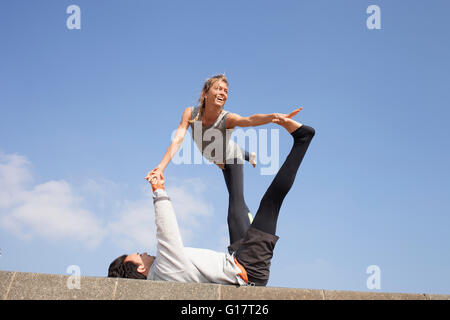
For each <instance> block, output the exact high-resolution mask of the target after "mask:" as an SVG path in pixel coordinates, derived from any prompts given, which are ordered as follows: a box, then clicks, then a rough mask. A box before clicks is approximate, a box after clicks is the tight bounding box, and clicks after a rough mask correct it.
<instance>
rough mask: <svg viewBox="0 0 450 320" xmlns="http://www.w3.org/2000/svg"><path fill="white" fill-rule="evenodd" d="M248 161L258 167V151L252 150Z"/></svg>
mask: <svg viewBox="0 0 450 320" xmlns="http://www.w3.org/2000/svg"><path fill="white" fill-rule="evenodd" d="M248 162H249V163H250V164H251V165H252V166H253V168H255V167H256V152H252V153H251V154H250V159H249V160H248Z"/></svg>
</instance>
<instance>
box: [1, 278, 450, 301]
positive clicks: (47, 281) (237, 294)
mask: <svg viewBox="0 0 450 320" xmlns="http://www.w3.org/2000/svg"><path fill="white" fill-rule="evenodd" d="M72 280H73V277H72V276H69V275H54V274H39V273H25V272H11V271H0V299H2V300H22V299H26V300H31V299H39V300H73V299H76V300H86V299H93V300H130V299H133V300H139V299H147V300H244V299H245V300H272V299H277V300H342V299H345V300H361V299H363V300H450V295H433V294H410V293H387V292H354V291H329V290H310V289H291V288H275V287H266V288H261V287H236V286H225V285H217V284H196V283H175V282H163V281H145V280H129V279H111V278H98V277H81V278H80V281H79V289H77V288H76V286H77V282H73V281H72ZM74 286H75V288H73V289H69V287H74Z"/></svg>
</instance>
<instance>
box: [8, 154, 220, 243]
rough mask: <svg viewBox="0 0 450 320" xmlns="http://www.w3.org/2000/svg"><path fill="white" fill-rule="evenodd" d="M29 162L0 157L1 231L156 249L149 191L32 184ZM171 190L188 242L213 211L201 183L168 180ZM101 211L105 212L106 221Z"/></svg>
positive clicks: (97, 184) (102, 184)
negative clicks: (135, 192)
mask: <svg viewBox="0 0 450 320" xmlns="http://www.w3.org/2000/svg"><path fill="white" fill-rule="evenodd" d="M32 178H33V177H32V172H31V163H30V162H29V161H28V160H27V159H26V158H25V157H23V156H20V155H5V154H1V153H0V228H2V229H4V230H7V231H9V232H10V233H11V234H13V235H15V236H17V237H20V238H26V239H35V238H44V239H48V240H52V241H63V242H64V241H71V242H76V243H80V244H82V245H83V246H86V247H90V248H95V247H98V246H99V245H100V244H101V243H102V242H103V241H105V240H108V241H110V242H112V243H114V245H116V246H118V247H120V248H121V249H124V250H132V251H134V250H141V249H142V250H149V249H153V248H154V246H155V242H156V239H155V237H156V230H155V223H154V219H155V218H154V212H153V203H152V202H153V201H152V197H151V188H150V187H148V188H145V190H142V192H141V193H140V194H138V195H137V197H136V198H135V199H134V200H131V201H130V200H128V199H124V197H123V196H120V195H121V194H123V193H125V192H124V191H125V189H127V186H121V185H119V184H117V183H115V182H113V181H110V180H107V179H96V180H94V179H87V180H86V181H84V182H82V183H80V184H79V185H75V186H74V185H71V184H69V183H68V182H67V181H65V180H59V181H48V182H45V183H41V184H35V185H33V180H32ZM170 184H171V185H172V186H173V187H169V188H168V189H167V191H168V193H169V196H170V197H171V198H172V203H173V206H174V209H175V213H176V215H177V218H178V221H179V224H180V232H181V234H182V237H183V238H184V239H185V240H189V239H191V238H192V237H194V236H196V235H197V233H198V231H199V230H201V228H203V227H204V221H203V220H204V218H205V217H207V216H209V214H210V213H211V212H212V211H213V208H212V207H211V205H209V204H207V203H205V201H204V198H203V196H202V194H204V191H205V189H206V186H205V185H204V184H203V183H202V181H201V180H200V179H191V180H186V181H176V182H174V183H172V182H170ZM100 213H103V214H104V213H107V214H108V215H107V217H108V218H107V219H108V221H103V219H102V218H101V216H102V215H101V214H100Z"/></svg>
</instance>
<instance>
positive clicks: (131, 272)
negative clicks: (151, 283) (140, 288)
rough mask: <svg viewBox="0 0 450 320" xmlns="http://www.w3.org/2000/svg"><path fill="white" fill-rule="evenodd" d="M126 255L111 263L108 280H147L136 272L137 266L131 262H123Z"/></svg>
mask: <svg viewBox="0 0 450 320" xmlns="http://www.w3.org/2000/svg"><path fill="white" fill-rule="evenodd" d="M126 257H127V255H126V254H124V255H123V256H120V257H118V258H117V259H116V260H114V261H113V262H111V264H110V265H109V269H108V277H110V278H130V279H147V277H146V276H145V275H143V274H142V273H140V272H138V271H137V268H138V265H136V264H134V263H133V262H130V261H127V262H124V260H125V258H126Z"/></svg>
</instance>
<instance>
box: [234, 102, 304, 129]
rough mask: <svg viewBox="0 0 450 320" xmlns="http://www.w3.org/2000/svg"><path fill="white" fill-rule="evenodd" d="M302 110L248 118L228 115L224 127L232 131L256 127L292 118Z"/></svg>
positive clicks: (259, 114) (256, 115) (255, 115)
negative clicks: (238, 128)
mask: <svg viewBox="0 0 450 320" xmlns="http://www.w3.org/2000/svg"><path fill="white" fill-rule="evenodd" d="M302 109H303V108H301V107H300V108H297V109H295V110H294V111H292V112H291V113H289V114H283V113H270V114H261V113H258V114H254V115H252V116H249V117H242V116H240V115H238V114H236V113H230V114H229V115H228V116H227V120H226V121H227V122H226V127H227V129H232V128H234V127H257V126H261V125H264V124H267V123H270V122H272V121H273V120H276V119H278V118H292V117H294V116H295V115H296V114H297V113H299V112H300V110H302Z"/></svg>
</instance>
